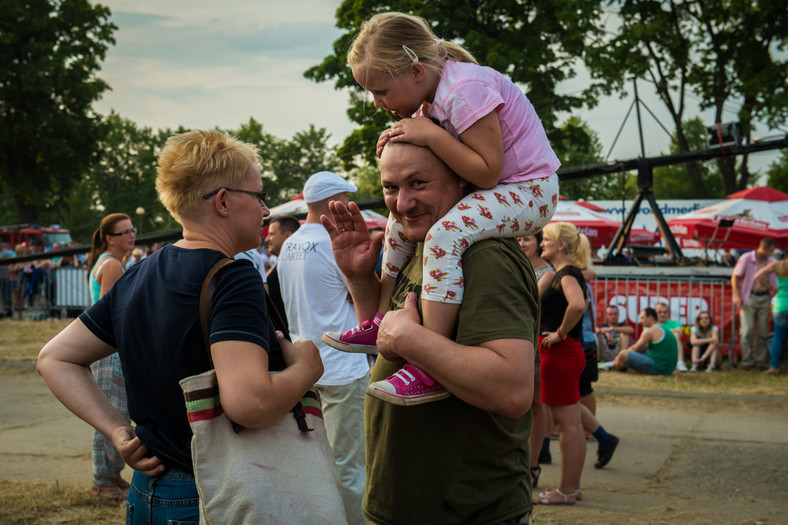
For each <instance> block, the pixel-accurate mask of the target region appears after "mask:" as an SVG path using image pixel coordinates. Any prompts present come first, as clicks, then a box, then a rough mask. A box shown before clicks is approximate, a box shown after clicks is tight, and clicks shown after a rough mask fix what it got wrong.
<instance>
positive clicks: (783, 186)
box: [766, 150, 788, 193]
mask: <svg viewBox="0 0 788 525" xmlns="http://www.w3.org/2000/svg"><path fill="white" fill-rule="evenodd" d="M766 176H767V179H766V185H767V186H771V187H772V188H774V189H776V190H780V191H782V192H783V193H788V150H783V151H782V153H781V154H780V158H779V159H777V160H774V161H772V163H771V164H769V168H768V169H767V170H766Z"/></svg>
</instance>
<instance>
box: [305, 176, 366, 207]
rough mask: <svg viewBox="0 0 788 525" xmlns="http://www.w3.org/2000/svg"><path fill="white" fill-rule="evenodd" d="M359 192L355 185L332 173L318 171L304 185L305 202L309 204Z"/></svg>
mask: <svg viewBox="0 0 788 525" xmlns="http://www.w3.org/2000/svg"><path fill="white" fill-rule="evenodd" d="M356 190H358V188H357V187H356V185H355V184H352V183H350V182H348V181H347V180H345V179H343V178H342V177H340V176H339V175H337V174H336V173H333V172H331V171H318V172H317V173H315V174H314V175H312V176H311V177H309V179H307V181H306V184H304V201H306V203H307V204H310V203H313V202H319V201H322V200H324V199H327V198H329V197H331V196H332V195H336V194H337V193H344V192H348V193H352V192H354V191H356Z"/></svg>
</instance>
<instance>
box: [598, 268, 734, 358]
mask: <svg viewBox="0 0 788 525" xmlns="http://www.w3.org/2000/svg"><path fill="white" fill-rule="evenodd" d="M591 287H592V288H593V290H594V298H595V299H596V304H597V308H596V314H597V324H602V323H604V322H605V320H604V316H605V307H607V306H608V305H612V306H615V307H617V308H618V310H619V314H618V319H619V321H626V322H627V323H629V324H630V325H632V326H633V327H634V328H635V337H638V336H639V335H640V332H641V331H642V329H643V327H642V326H640V319H639V314H640V312H641V311H642V310H643V309H644V308H646V307H649V306H650V307H652V308H653V307H654V305H655V304H657V303H660V302H662V303H667V305H668V307H669V308H670V318H671V319H673V320H674V321H678V322H680V323H681V325H682V326H683V327H684V332H685V334H687V338H686V340H685V342H688V341H689V337H688V335H689V329H690V327H691V326H692V325H694V324H695V319H696V318H697V316H698V314H699V313H700V312H704V311H705V312H709V313H710V314H711V318H712V322H713V323H714V325H715V326H716V327H717V328H718V329H719V331H720V347H721V348H720V350H721V351H722V353H723V354H727V353H728V345H729V344H730V340H731V336H732V335H733V334H734V327H735V328H736V330H737V331H738V318H737V319H736V323H735V325H734V323H733V313H734V307H733V298H732V295H731V285H730V282H725V281H716V282H708V281H703V280H694V281H684V282H682V281H677V280H671V281H655V280H645V279H643V280H640V279H620V280H617V279H611V278H607V279H598V280H596V281H593V282H591ZM737 339H738V337H737ZM734 353H736V354H739V353H741V350H740V349H739V345H738V341H737V343H736V345H735V346H734Z"/></svg>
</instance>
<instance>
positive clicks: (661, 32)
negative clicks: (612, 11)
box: [585, 0, 788, 198]
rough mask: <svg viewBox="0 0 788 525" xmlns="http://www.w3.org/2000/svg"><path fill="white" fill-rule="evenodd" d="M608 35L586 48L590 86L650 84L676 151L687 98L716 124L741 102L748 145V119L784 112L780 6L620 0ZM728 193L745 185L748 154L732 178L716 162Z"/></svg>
mask: <svg viewBox="0 0 788 525" xmlns="http://www.w3.org/2000/svg"><path fill="white" fill-rule="evenodd" d="M611 5H612V6H614V7H618V10H619V11H618V15H619V16H618V18H617V20H616V21H615V23H614V24H610V27H611V28H610V31H611V33H609V34H607V35H602V36H598V38H596V39H595V40H594V41H592V42H590V43H589V46H588V50H587V52H586V55H585V63H586V66H587V67H588V68H589V70H590V71H591V74H592V77H593V78H594V80H595V82H594V83H593V84H592V85H591V86H590V87H589V90H588V91H589V93H592V94H593V95H594V96H597V95H599V94H600V93H606V94H610V93H612V92H613V91H619V92H622V93H623V92H624V83H625V82H627V81H628V80H629V79H630V78H631V77H633V76H634V77H639V78H645V79H648V80H650V81H651V82H652V83H653V85H654V87H655V89H656V91H657V94H658V96H659V98H660V100H661V101H662V103H663V104H664V105H665V107H666V108H667V109H668V111H669V112H670V115H671V117H672V119H673V123H674V127H675V142H676V146H677V151H680V152H685V151H691V148H690V143H689V139H688V137H687V133H686V130H685V128H684V126H683V119H684V112H685V110H686V97H687V95H688V94H690V93H692V94H694V95H696V96H697V97H699V98H700V100H701V108H702V109H705V108H714V111H715V121H716V122H721V121H722V120H723V112H724V111H725V110H726V109H728V108H729V107H730V106H731V105H733V104H740V105H741V106H740V109H739V111H738V116H739V121H740V122H741V123H742V128H743V133H744V135H745V137H744V138H745V143H746V142H749V140H750V136H751V130H752V126H753V122H754V121H755V119H756V118H763V119H766V121H767V122H768V123H769V124H774V123H776V122H782V121H784V119H785V117H786V115H788V84H786V76H787V74H788V61H786V60H781V59H779V58H778V57H779V53H778V51H779V50H781V49H784V46H785V43H786V37H787V36H788V10H786V9H785V6H784V5H781V4H780V3H779V2H767V1H751V0H724V1H723V0H711V1H706V0H704V1H700V0H696V1H685V2H676V1H674V0H672V1H670V2H655V1H653V0H619V1H617V2H611ZM719 168H720V172H721V174H722V179H723V183H724V188H725V193H733V192H734V191H736V190H737V189H741V188H744V187H746V185H747V184H748V182H749V177H750V173H749V170H748V169H747V159H746V157H745V158H744V159H742V162H741V164H740V171H739V175H738V176H737V174H736V171H735V169H734V164H733V163H731V162H727V163H726V162H724V161H723V160H722V159H721V160H720V161H719ZM687 173H688V175H689V178H690V179H691V181H692V184H693V186H694V190H695V195H696V196H697V197H700V198H706V197H708V196H709V195H710V194H711V193H710V189H709V188H708V187H707V186H706V183H705V182H704V178H703V174H702V173H701V171H700V169H699V168H698V167H697V166H693V165H690V166H688V168H687Z"/></svg>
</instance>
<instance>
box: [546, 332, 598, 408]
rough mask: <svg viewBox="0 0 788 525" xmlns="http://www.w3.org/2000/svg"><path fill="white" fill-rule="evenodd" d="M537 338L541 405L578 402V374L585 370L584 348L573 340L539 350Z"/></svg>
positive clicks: (567, 339) (571, 338)
mask: <svg viewBox="0 0 788 525" xmlns="http://www.w3.org/2000/svg"><path fill="white" fill-rule="evenodd" d="M542 339H543V337H542V336H539V360H540V363H539V375H540V376H541V379H542V381H541V395H542V403H543V404H545V405H559V406H564V405H574V404H575V403H577V402H578V401H580V374H582V373H583V368H585V366H586V358H585V354H583V345H582V344H580V341H578V340H577V339H575V338H574V337H567V338H566V339H565V340H563V341H560V342H558V343H555V344H554V345H553V346H551V347H550V348H545V347H543V346H542Z"/></svg>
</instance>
